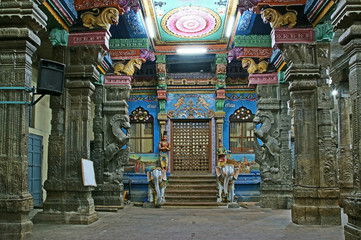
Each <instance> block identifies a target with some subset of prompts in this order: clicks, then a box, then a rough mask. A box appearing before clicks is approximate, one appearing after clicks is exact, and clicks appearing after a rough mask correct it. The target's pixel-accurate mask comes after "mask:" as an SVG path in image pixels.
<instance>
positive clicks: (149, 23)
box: [145, 17, 155, 38]
mask: <svg viewBox="0 0 361 240" xmlns="http://www.w3.org/2000/svg"><path fill="white" fill-rule="evenodd" d="M145 22H146V24H147V27H148V34H149V37H150V38H154V36H155V32H154V27H153V23H152V20H151V19H150V18H148V17H147V18H146V19H145Z"/></svg>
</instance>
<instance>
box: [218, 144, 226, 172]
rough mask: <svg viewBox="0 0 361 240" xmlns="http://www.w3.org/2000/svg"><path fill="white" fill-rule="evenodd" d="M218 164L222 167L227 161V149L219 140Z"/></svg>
mask: <svg viewBox="0 0 361 240" xmlns="http://www.w3.org/2000/svg"><path fill="white" fill-rule="evenodd" d="M217 158H218V164H217V165H218V166H219V167H222V166H223V165H224V164H226V163H227V149H226V148H225V147H224V146H223V143H222V141H219V147H218V148H217Z"/></svg>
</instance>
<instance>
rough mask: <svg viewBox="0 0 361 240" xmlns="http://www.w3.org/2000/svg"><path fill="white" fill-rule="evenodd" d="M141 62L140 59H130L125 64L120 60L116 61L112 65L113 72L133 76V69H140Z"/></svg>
mask: <svg viewBox="0 0 361 240" xmlns="http://www.w3.org/2000/svg"><path fill="white" fill-rule="evenodd" d="M143 62H144V60H142V59H131V60H129V62H128V63H127V64H125V65H124V64H123V63H122V62H117V63H115V64H114V65H113V68H114V73H115V74H117V75H121V74H120V72H122V73H124V74H126V75H128V76H133V74H134V72H135V69H140V68H141V66H142V64H143Z"/></svg>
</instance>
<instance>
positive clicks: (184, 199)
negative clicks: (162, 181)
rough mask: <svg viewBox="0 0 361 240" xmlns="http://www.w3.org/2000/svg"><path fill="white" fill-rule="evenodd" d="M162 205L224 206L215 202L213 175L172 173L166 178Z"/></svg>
mask: <svg viewBox="0 0 361 240" xmlns="http://www.w3.org/2000/svg"><path fill="white" fill-rule="evenodd" d="M165 199H166V202H165V203H164V207H171V208H213V207H218V206H224V205H225V204H223V203H217V190H216V179H215V177H214V175H211V174H202V175H196V174H193V175H190V174H182V175H179V174H178V175H173V174H171V175H170V176H169V179H168V184H167V188H166V192H165Z"/></svg>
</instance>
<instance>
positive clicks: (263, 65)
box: [242, 58, 268, 74]
mask: <svg viewBox="0 0 361 240" xmlns="http://www.w3.org/2000/svg"><path fill="white" fill-rule="evenodd" d="M242 67H243V68H244V69H247V72H248V73H249V74H252V73H255V72H258V73H264V72H266V71H267V67H268V63H267V62H266V61H264V60H263V61H260V62H259V63H258V64H256V62H255V61H254V60H253V59H252V58H242Z"/></svg>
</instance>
